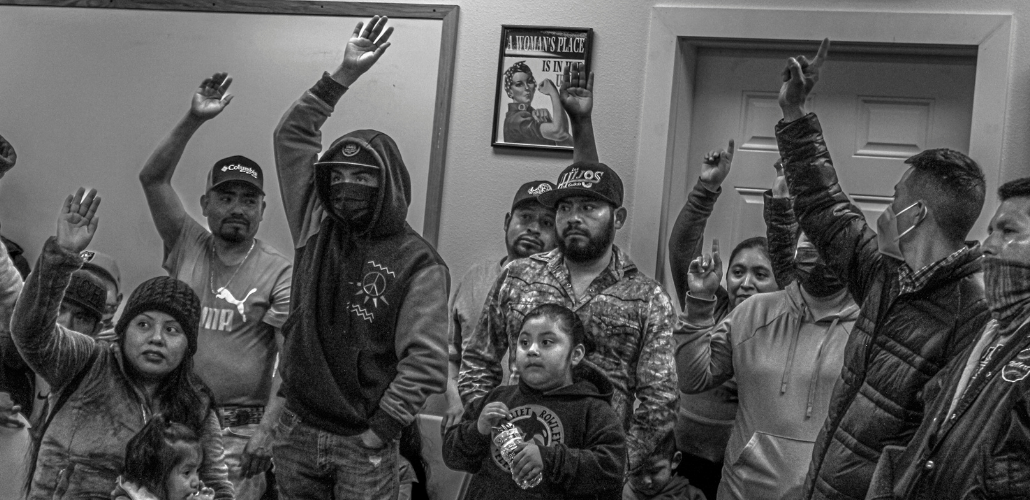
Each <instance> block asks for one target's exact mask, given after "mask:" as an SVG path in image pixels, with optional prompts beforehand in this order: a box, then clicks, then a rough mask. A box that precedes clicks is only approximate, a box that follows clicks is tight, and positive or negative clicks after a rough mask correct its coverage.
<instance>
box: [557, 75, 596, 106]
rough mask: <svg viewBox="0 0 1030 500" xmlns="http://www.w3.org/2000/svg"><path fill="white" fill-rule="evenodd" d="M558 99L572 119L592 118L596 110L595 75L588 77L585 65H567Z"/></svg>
mask: <svg viewBox="0 0 1030 500" xmlns="http://www.w3.org/2000/svg"><path fill="white" fill-rule="evenodd" d="M558 97H559V98H560V99H561V106H562V108H565V112H566V113H568V114H569V116H570V117H571V118H572V119H577V118H583V117H588V116H590V112H591V111H593V109H594V73H592V72H591V73H590V75H589V76H588V75H587V74H586V71H584V69H583V63H576V64H569V65H566V66H565V71H564V72H563V73H562V82H561V90H559V91H558Z"/></svg>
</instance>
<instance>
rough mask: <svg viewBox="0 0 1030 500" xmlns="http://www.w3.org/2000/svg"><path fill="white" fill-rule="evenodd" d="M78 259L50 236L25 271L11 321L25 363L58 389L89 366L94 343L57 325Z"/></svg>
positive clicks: (90, 339) (77, 265)
mask: <svg viewBox="0 0 1030 500" xmlns="http://www.w3.org/2000/svg"><path fill="white" fill-rule="evenodd" d="M80 267H82V258H81V257H79V255H78V254H75V253H72V252H68V251H66V250H64V249H62V248H61V247H60V246H58V244H57V239H56V238H55V237H52V236H51V237H50V238H49V239H48V240H47V241H46V243H45V244H44V245H43V251H42V252H41V253H40V255H39V261H38V262H37V263H36V268H35V269H33V271H32V272H31V273H29V276H28V280H27V281H26V282H25V287H24V288H23V289H22V292H21V296H20V297H18V302H17V304H15V306H14V314H13V316H12V317H11V335H12V336H13V338H14V343H15V345H17V346H18V351H19V352H21V355H22V358H23V359H24V360H25V362H26V363H27V364H28V365H29V367H30V368H32V370H33V371H35V372H36V373H37V374H39V375H40V376H41V377H43V379H44V380H46V381H47V383H49V384H50V386H51V387H53V388H55V389H56V388H58V387H63V386H64V385H65V384H67V383H68V382H69V381H70V380H71V379H72V377H74V376H75V375H76V374H77V373H79V372H80V371H82V369H83V368H84V367H85V366H86V363H88V362H89V359H90V356H91V355H92V353H93V350H94V349H96V348H97V346H96V342H95V341H94V340H93V339H92V338H90V337H89V336H87V335H84V334H81V333H78V332H74V331H72V330H68V329H66V328H64V327H63V326H61V325H58V324H57V315H58V312H59V310H60V308H61V301H62V300H64V291H65V289H66V288H68V283H69V282H70V281H71V275H72V273H73V272H75V271H76V270H77V269H79V268H80Z"/></svg>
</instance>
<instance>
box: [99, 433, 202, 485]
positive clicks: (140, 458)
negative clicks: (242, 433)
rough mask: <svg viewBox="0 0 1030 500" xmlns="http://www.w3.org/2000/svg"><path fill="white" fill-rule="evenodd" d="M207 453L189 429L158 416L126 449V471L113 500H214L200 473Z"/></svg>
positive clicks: (133, 438) (131, 440)
mask: <svg viewBox="0 0 1030 500" xmlns="http://www.w3.org/2000/svg"><path fill="white" fill-rule="evenodd" d="M202 458H203V451H202V450H201V446H200V438H199V437H198V436H197V433H195V432H193V431H192V430H191V429H190V428H189V427H187V426H185V425H183V424H180V423H176V422H169V421H168V420H166V419H165V418H164V417H163V416H162V415H155V416H154V417H153V418H151V419H150V421H149V422H147V425H145V426H143V429H140V431H139V432H138V433H137V434H136V435H135V436H133V437H132V439H130V440H129V443H128V444H126V445H125V467H124V469H123V470H122V475H121V476H119V477H118V482H117V484H116V485H115V489H114V491H112V492H111V499H112V500H210V499H213V498H214V490H212V489H210V488H204V483H203V482H201V481H200V476H199V474H198V472H197V470H198V469H199V468H200V461H201V459H202Z"/></svg>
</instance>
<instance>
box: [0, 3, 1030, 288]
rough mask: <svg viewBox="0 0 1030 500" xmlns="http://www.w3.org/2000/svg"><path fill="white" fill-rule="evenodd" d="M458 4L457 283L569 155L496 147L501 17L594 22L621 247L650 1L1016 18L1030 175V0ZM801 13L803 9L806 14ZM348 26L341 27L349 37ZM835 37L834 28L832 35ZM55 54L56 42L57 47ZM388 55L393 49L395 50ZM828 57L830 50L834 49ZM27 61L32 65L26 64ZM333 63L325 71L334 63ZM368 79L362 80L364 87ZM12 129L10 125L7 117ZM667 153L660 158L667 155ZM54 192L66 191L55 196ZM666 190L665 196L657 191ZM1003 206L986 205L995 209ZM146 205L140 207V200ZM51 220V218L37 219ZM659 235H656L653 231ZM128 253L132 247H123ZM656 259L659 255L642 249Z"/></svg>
mask: <svg viewBox="0 0 1030 500" xmlns="http://www.w3.org/2000/svg"><path fill="white" fill-rule="evenodd" d="M416 3H426V4H434V3H439V4H457V5H459V6H460V7H461V13H460V21H459V28H458V47H457V59H456V69H455V80H454V81H455V84H454V89H453V107H452V110H451V124H450V139H449V144H448V149H447V162H446V172H445V183H444V192H443V195H444V200H443V213H442V214H441V230H440V245H439V249H440V252H441V254H442V255H443V257H444V258H445V259H446V260H447V262H448V264H449V265H450V267H451V274H452V278H453V279H457V278H458V277H460V276H461V274H463V273H464V272H465V270H466V269H467V268H468V267H469V266H470V265H471V264H472V263H473V262H475V261H477V260H479V259H483V258H486V257H490V258H493V257H499V256H500V255H501V254H502V252H503V248H504V247H503V240H502V238H503V233H502V229H501V224H502V222H503V215H504V213H505V211H506V210H507V208H508V204H509V203H510V199H511V196H512V195H513V194H514V190H515V188H516V187H517V186H519V185H520V184H521V183H522V182H524V181H526V180H530V179H538V178H547V179H552V180H553V179H555V178H557V175H558V173H559V172H560V171H561V169H562V168H564V167H565V166H566V165H568V164H569V162H570V160H571V156H570V155H568V154H563V153H551V152H538V151H532V150H525V151H521V150H519V151H507V150H501V149H494V148H492V147H491V146H490V131H491V120H492V113H493V104H494V99H493V95H494V85H495V83H496V74H495V71H496V68H497V54H498V43H499V37H500V26H501V25H502V24H525V25H557V26H585V27H592V28H593V29H594V49H593V50H594V52H593V65H594V69H595V71H596V72H597V81H596V88H595V93H596V95H597V105H596V107H595V119H594V121H595V127H596V132H597V140H598V143H599V152H600V154H601V157H602V160H603V161H605V162H606V163H608V164H609V165H611V166H612V167H613V168H615V169H617V170H618V171H619V172H620V174H621V175H622V178H623V181H624V183H625V187H626V193H627V199H626V205H627V207H628V208H629V213H630V217H629V222H628V224H627V227H626V228H624V229H623V230H621V231H620V232H619V235H618V237H617V243H618V244H620V245H621V246H623V247H624V248H627V247H628V248H629V250H630V253H631V254H633V253H634V248H633V246H632V245H630V244H629V234H630V233H631V228H632V225H633V224H634V223H635V221H634V209H633V207H634V199H633V188H634V177H635V176H636V171H635V166H634V164H635V163H636V158H637V149H638V143H639V140H638V137H637V134H638V131H639V130H640V123H641V118H642V117H641V111H640V108H641V95H640V89H641V86H642V82H643V76H642V75H643V71H644V67H645V61H646V58H647V36H648V30H649V16H650V12H651V7H652V6H654V5H657V4H661V5H692V6H712V7H724V8H725V7H745V8H746V7H761V8H782V9H802V10H820V11H827V10H828V11H834V10H849V11H854V10H858V11H887V12H976V13H1001V14H1012V15H1013V17H1014V23H1013V30H1012V36H1013V38H1014V50H1013V52H1012V53H1011V55H1010V60H1011V61H1013V64H1014V67H1013V68H1011V69H1012V71H1011V72H1010V77H1009V82H1007V83H1008V103H1009V105H1008V115H1007V117H1006V121H1005V126H1004V134H1005V136H1004V150H1003V157H1002V163H1003V165H1002V179H1012V178H1015V177H1019V176H1025V175H1030V168H1028V167H1027V165H1028V164H1030V141H1028V138H1030V137H1028V136H1030V78H1028V68H1027V67H1026V65H1025V64H1024V63H1022V61H1030V27H1028V25H1030V23H1028V22H1027V21H1028V20H1030V2H1022V1H1019V0H979V1H977V2H969V1H967V0H893V1H891V0H865V1H842V0H761V1H759V0H752V1H743V0H730V1H719V2H714V1H713V2H699V1H671V0H667V1H663V2H655V1H654V0H567V1H565V2H553V1H544V0H523V1H521V2H518V3H511V2H497V1H494V0H451V1H422V2H416ZM799 15H803V14H799ZM348 35H349V33H341V44H342V43H343V40H344V39H345V37H346V36H348ZM828 35H829V36H831V37H832V36H833V34H832V33H828ZM54 50H59V48H54ZM386 57H389V54H387V56H386ZM831 57H832V55H831ZM25 64H33V62H32V61H26V62H25ZM326 69H329V68H326ZM359 85H360V83H359ZM6 126H10V125H6ZM665 153H666V152H665V151H656V152H655V154H660V155H664V154H665ZM55 196H59V195H56V194H55ZM654 196H660V193H654ZM994 208H995V207H986V208H985V210H989V211H993V210H994ZM141 209H143V208H142V207H141ZM17 216H18V211H17V207H9V206H3V207H2V208H0V220H7V219H8V218H11V217H17ZM40 223H41V224H47V225H49V224H52V221H51V220H49V219H48V220H44V221H40ZM654 237H655V238H657V235H654ZM126 250H127V251H128V250H129V249H126ZM635 259H636V260H638V261H640V262H642V263H643V262H645V261H648V262H650V263H651V264H650V265H648V266H647V267H652V266H653V262H654V256H653V255H641V256H635Z"/></svg>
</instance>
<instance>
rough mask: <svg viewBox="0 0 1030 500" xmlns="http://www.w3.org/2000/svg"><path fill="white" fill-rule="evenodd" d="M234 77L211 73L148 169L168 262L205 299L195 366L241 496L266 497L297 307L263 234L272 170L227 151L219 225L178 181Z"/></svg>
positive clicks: (210, 203) (284, 267)
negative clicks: (286, 347) (283, 359)
mask: <svg viewBox="0 0 1030 500" xmlns="http://www.w3.org/2000/svg"><path fill="white" fill-rule="evenodd" d="M231 82H232V78H231V77H230V76H229V75H227V74H225V73H218V74H215V75H214V76H212V77H211V78H209V79H206V80H204V82H203V83H202V84H201V85H200V89H199V90H198V91H197V93H196V94H195V95H194V96H193V101H192V105H191V106H190V110H189V112H187V113H186V116H185V117H183V118H182V119H181V120H180V121H179V123H178V124H177V125H176V126H175V127H174V128H173V129H172V131H171V133H170V134H169V135H168V136H167V137H165V139H164V140H163V141H162V142H161V143H160V144H159V145H158V147H157V149H156V150H155V151H154V153H153V154H152V155H151V156H150V159H148V160H147V163H146V165H144V167H143V170H142V171H141V172H140V174H139V178H140V182H142V183H143V192H144V193H145V194H146V197H147V203H148V204H149V205H150V212H151V215H152V216H153V218H154V224H155V225H156V226H157V232H158V234H160V235H161V240H163V241H164V253H165V259H164V263H163V266H164V268H165V270H167V271H168V274H169V276H171V277H173V278H178V279H180V280H182V281H184V282H186V283H188V284H189V285H190V287H191V288H192V289H193V291H194V292H196V293H197V296H198V297H200V301H201V305H202V306H203V309H202V313H201V319H200V326H199V331H198V336H199V338H198V342H199V349H198V350H197V351H198V352H197V355H196V357H195V358H194V360H195V364H194V370H195V371H196V373H197V375H199V376H200V378H201V379H202V380H203V381H204V382H205V383H206V384H207V385H208V387H210V388H211V390H212V391H213V392H214V395H215V400H216V401H218V406H219V412H220V413H221V415H220V416H221V421H222V425H223V426H224V428H223V431H222V434H223V438H222V439H223V441H224V444H225V455H226V457H225V462H226V465H228V467H229V479H230V480H231V481H232V482H233V486H234V487H235V488H236V498H239V499H242V500H249V499H257V498H260V497H261V495H262V493H263V492H264V490H265V478H264V474H263V473H264V471H265V470H267V469H268V467H269V466H270V465H271V449H270V447H271V444H272V443H271V439H270V437H271V430H272V426H273V425H274V423H275V420H274V417H275V414H276V413H277V412H276V408H277V407H278V406H280V405H281V404H282V401H281V399H280V398H278V397H277V396H276V393H277V391H278V386H279V377H278V376H275V375H273V369H274V366H275V360H276V356H277V355H278V352H279V347H278V346H279V344H280V343H281V340H280V339H281V336H280V335H279V329H280V328H281V327H282V325H283V323H284V322H285V321H286V316H287V314H289V303H290V279H291V277H292V275H293V270H292V266H291V264H290V260H289V259H287V258H286V257H285V256H283V255H282V254H281V253H279V252H278V251H277V250H276V249H274V248H272V247H271V246H269V245H268V244H266V243H264V242H263V241H261V240H258V239H256V238H255V237H254V235H255V234H256V233H257V230H258V226H259V225H260V223H261V218H262V215H263V214H264V210H265V201H264V196H265V193H264V190H263V189H264V187H263V186H264V175H263V174H262V171H261V167H259V166H258V164H257V163H255V162H254V161H252V160H250V159H249V158H246V157H243V156H231V157H228V158H223V159H221V160H218V161H217V162H216V163H215V165H214V167H212V168H211V171H210V172H209V173H208V176H207V190H206V192H205V193H204V195H202V196H201V197H200V205H201V208H202V209H203V215H204V216H205V217H207V225H208V228H209V229H210V231H208V230H207V229H204V227H203V226H201V225H200V224H199V223H197V221H195V220H194V219H193V218H192V217H190V216H189V215H188V214H187V213H186V210H185V209H184V208H183V205H182V201H181V200H180V199H179V196H178V195H177V194H176V192H175V190H174V189H173V188H172V175H173V174H174V173H175V167H176V165H177V164H178V163H179V158H180V157H182V154H183V151H184V150H185V149H186V144H187V143H188V142H189V140H190V138H191V137H192V136H193V134H194V133H195V132H196V131H197V129H199V128H200V126H201V125H202V124H203V123H204V122H206V121H207V120H210V119H211V118H214V117H215V116H218V114H219V113H221V112H222V110H224V109H225V107H226V106H227V105H228V104H229V101H230V100H232V96H231V95H229V94H227V93H226V90H227V89H228V88H229V84H230V83H231Z"/></svg>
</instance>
